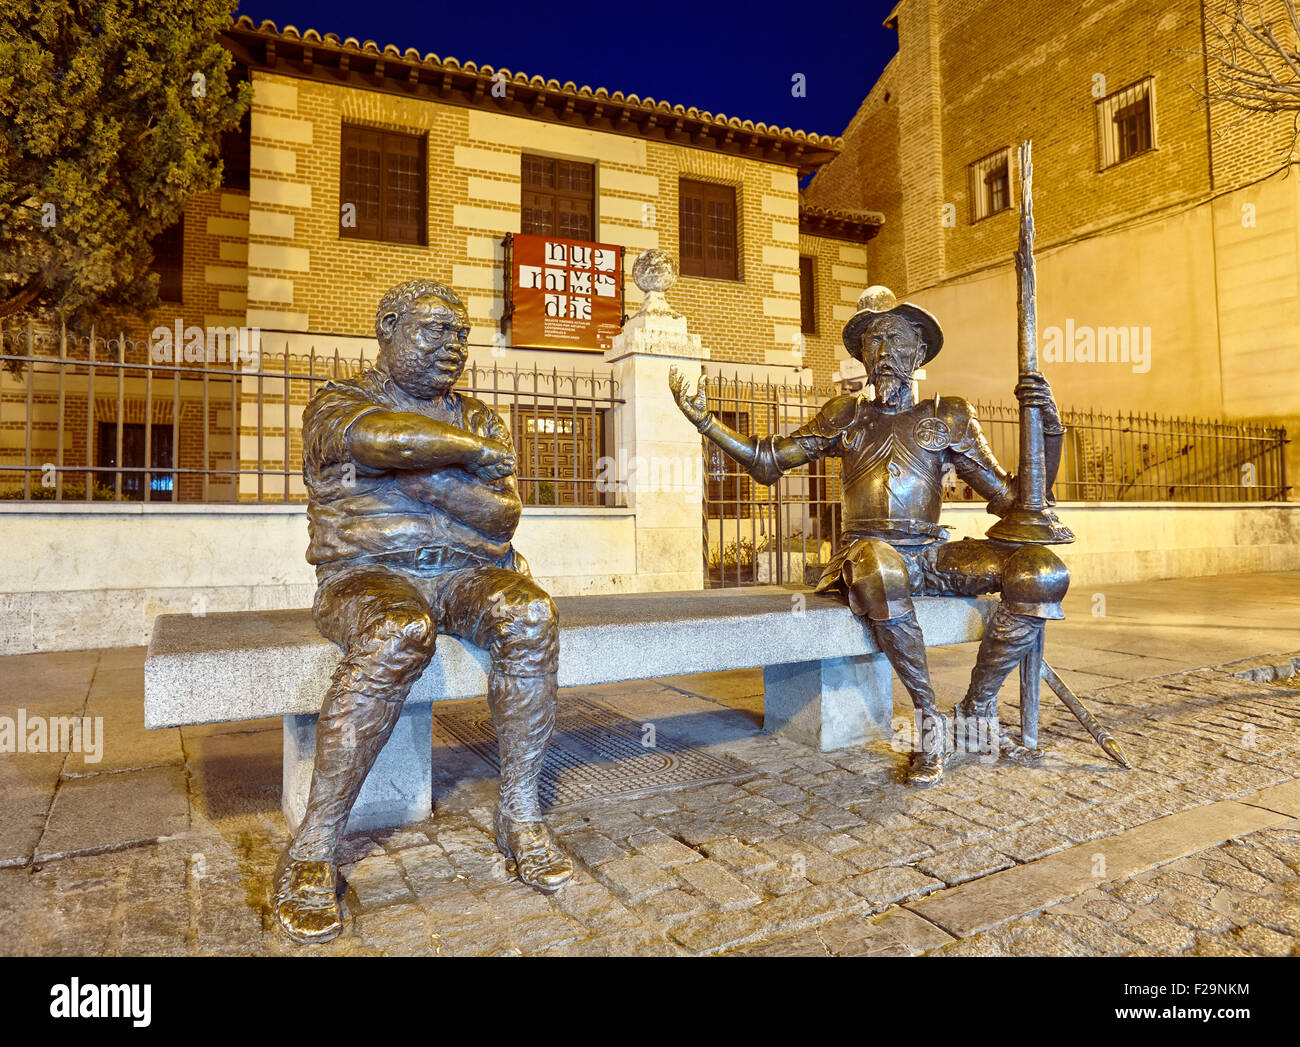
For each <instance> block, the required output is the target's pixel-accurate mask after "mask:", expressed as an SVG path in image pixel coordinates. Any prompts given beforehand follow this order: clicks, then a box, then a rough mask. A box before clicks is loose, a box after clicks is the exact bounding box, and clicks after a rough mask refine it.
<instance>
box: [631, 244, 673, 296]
mask: <svg viewBox="0 0 1300 1047" xmlns="http://www.w3.org/2000/svg"><path fill="white" fill-rule="evenodd" d="M677 275H678V270H677V259H676V258H674V257H673V256H672V255H670V254H669V253H668V252H667V251H660V250H659V249H658V248H651V249H650V250H649V251H646V252H644V253H643V254H642V255H641V257H640V258H638V259H637V260H636V264H635V265H633V266H632V280H633V281H634V282H635V283H636V285H637V287H639V288H641V290H642V291H644V292H645V293H646V294H649V293H650V292H651V291H658V292H659V293H660V294H663V293H665V292H666V291H668V290H670V289H671V288H672V286H673V284H675V283H676V282H677Z"/></svg>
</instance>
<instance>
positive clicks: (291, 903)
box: [274, 855, 343, 945]
mask: <svg viewBox="0 0 1300 1047" xmlns="http://www.w3.org/2000/svg"><path fill="white" fill-rule="evenodd" d="M337 892H338V867H337V866H336V865H335V864H334V863H333V862H301V861H295V860H294V859H292V858H289V857H288V855H286V856H285V858H284V859H282V870H281V872H280V875H279V877H278V878H277V880H276V885H275V903H274V905H275V922H276V923H277V924H279V926H280V930H281V931H283V932H284V933H285V935H287V936H288V937H289V938H290V939H292V940H293V941H295V942H297V943H298V944H299V945H316V944H319V943H321V942H328V941H331V940H332V939H334V938H337V937H338V936H339V933H340V932H341V931H342V930H343V918H342V915H341V914H340V912H339V903H338V894H337Z"/></svg>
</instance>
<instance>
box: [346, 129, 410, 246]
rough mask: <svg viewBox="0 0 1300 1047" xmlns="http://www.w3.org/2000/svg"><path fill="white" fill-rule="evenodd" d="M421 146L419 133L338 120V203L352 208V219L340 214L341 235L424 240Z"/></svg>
mask: <svg viewBox="0 0 1300 1047" xmlns="http://www.w3.org/2000/svg"><path fill="white" fill-rule="evenodd" d="M424 150H425V140H424V136H423V135H408V134H401V133H398V132H396V131H379V130H376V129H375V128H372V127H354V126H352V125H350V124H344V125H343V145H342V150H341V154H342V155H341V163H342V171H341V173H340V176H339V202H340V204H342V205H343V206H344V207H346V206H347V205H348V204H352V205H353V206H354V207H355V209H356V213H355V216H354V217H355V222H349V221H348V215H347V214H346V213H344V212H341V213H340V225H339V235H340V236H343V237H349V238H352V239H357V240H385V241H387V242H389V243H397V244H423V243H424V242H425V217H424V216H425V197H426V195H427V186H426V184H425V183H426V178H425V175H426V171H427V168H426V166H425V151H424Z"/></svg>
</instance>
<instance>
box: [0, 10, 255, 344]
mask: <svg viewBox="0 0 1300 1047" xmlns="http://www.w3.org/2000/svg"><path fill="white" fill-rule="evenodd" d="M233 6H234V3H233V2H232V0H147V2H146V0H5V2H4V5H3V10H0V139H2V140H0V318H4V317H7V316H14V315H16V314H24V315H29V316H36V317H39V318H42V319H50V320H60V319H61V320H64V321H66V322H68V324H69V325H70V326H72V327H82V326H84V325H85V323H86V322H87V321H89V320H90V319H92V318H93V317H94V315H95V314H96V313H97V312H100V311H102V310H118V309H122V310H129V311H132V312H141V311H144V310H147V309H149V308H152V307H153V306H155V305H156V304H157V300H158V299H157V290H158V277H157V275H156V274H155V273H152V272H151V271H150V265H151V263H152V262H153V251H152V249H151V248H150V240H151V239H152V238H153V237H154V236H156V235H157V234H159V233H160V232H162V231H163V230H165V229H167V228H169V227H170V226H172V225H174V224H175V223H176V222H177V221H178V220H179V219H180V217H181V215H182V213H183V208H184V203H185V200H186V199H187V198H188V197H190V196H192V195H193V194H195V193H199V192H203V191H205V190H209V189H213V188H215V187H216V186H218V185H219V184H220V182H221V144H220V143H221V133H222V132H223V131H227V130H230V129H233V128H235V127H236V126H237V125H238V123H239V121H240V119H241V117H242V116H243V114H244V112H245V110H246V109H247V108H248V102H249V99H250V97H251V93H252V92H251V87H250V85H249V84H247V83H240V84H234V85H232V83H231V81H230V70H231V67H232V66H233V64H234V59H233V58H232V57H231V55H230V53H229V52H228V51H226V50H225V48H223V47H222V46H221V45H220V44H219V43H218V42H217V34H218V33H219V32H220V31H221V30H222V29H223V28H224V27H225V26H226V25H228V24H229V21H230V14H231V10H232V8H233Z"/></svg>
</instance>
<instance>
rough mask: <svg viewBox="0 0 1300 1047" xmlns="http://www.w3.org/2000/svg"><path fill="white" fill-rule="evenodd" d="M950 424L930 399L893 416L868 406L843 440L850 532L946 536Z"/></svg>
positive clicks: (846, 518) (846, 524) (846, 522)
mask: <svg viewBox="0 0 1300 1047" xmlns="http://www.w3.org/2000/svg"><path fill="white" fill-rule="evenodd" d="M951 438H952V437H951V433H950V432H949V429H948V426H947V424H946V423H945V422H944V421H943V420H942V419H939V418H936V417H935V411H934V402H933V401H932V400H925V401H922V402H921V403H919V404H917V405H916V406H914V407H911V408H909V409H907V410H905V411H899V412H898V413H896V414H890V413H888V412H885V411H881V410H879V409H878V408H877V407H876V406H875V405H874V404H873V403H871V402H869V401H864V402H863V403H862V405H861V406H860V407H859V409H858V414H857V417H856V418H854V420H853V424H852V425H851V426H850V427H849V430H848V431H847V432H846V433H845V434H844V436H843V439H842V456H843V461H844V467H843V474H842V484H843V488H842V490H843V493H842V495H841V500H842V502H843V506H844V529H845V531H846V532H865V533H871V534H881V535H885V536H897V537H902V536H911V537H922V536H924V537H931V538H934V537H941V536H942V533H943V532H942V529H941V528H940V527H939V511H940V509H941V508H942V506H943V471H944V465H945V455H944V451H945V450H946V449H947V447H948V445H949V443H950V442H951Z"/></svg>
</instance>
